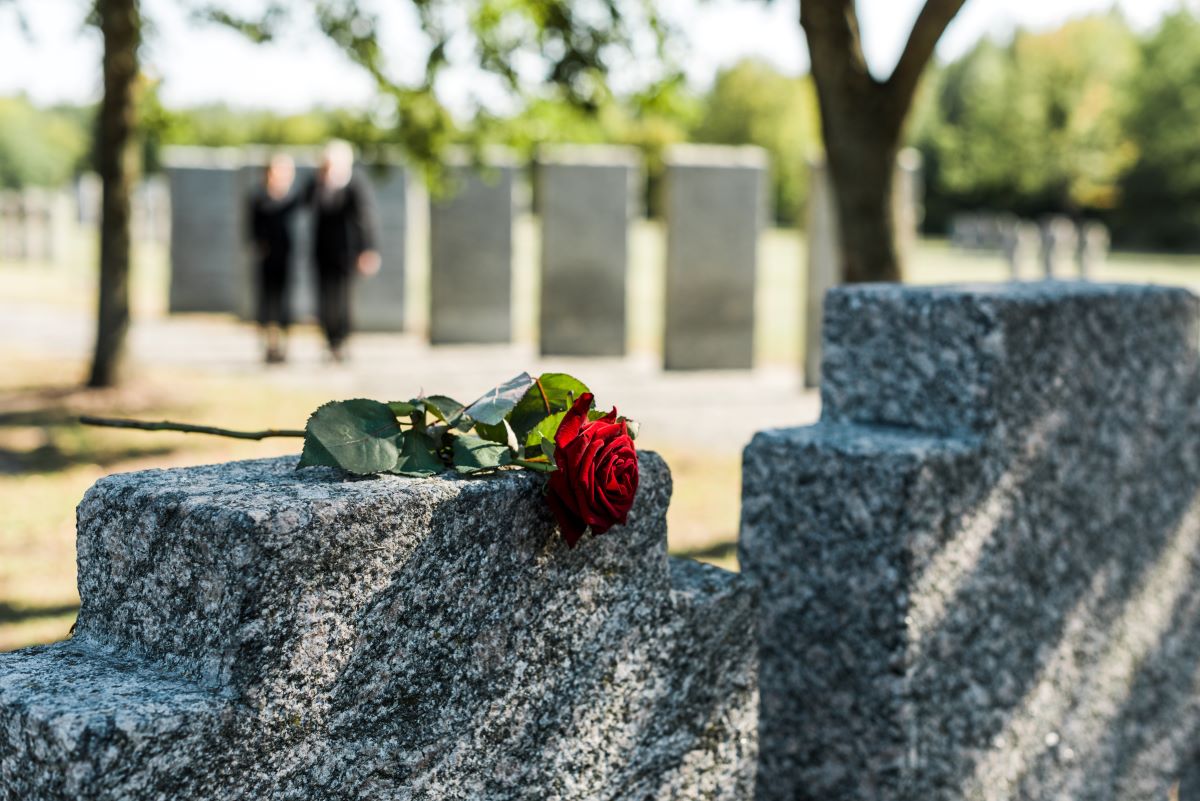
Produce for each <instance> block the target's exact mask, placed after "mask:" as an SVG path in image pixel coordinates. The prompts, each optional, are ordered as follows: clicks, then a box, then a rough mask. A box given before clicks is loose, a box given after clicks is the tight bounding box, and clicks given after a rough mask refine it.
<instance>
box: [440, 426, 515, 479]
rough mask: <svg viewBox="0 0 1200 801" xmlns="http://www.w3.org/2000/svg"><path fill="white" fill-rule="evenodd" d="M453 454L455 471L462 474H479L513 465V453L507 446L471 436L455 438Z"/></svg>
mask: <svg viewBox="0 0 1200 801" xmlns="http://www.w3.org/2000/svg"><path fill="white" fill-rule="evenodd" d="M453 454H454V469H455V470H457V471H458V472H460V473H479V472H481V471H484V470H495V469H496V468H497V467H502V466H504V465H506V464H512V451H510V450H509V449H508V446H507V445H500V444H497V443H495V442H489V441H488V440H486V439H483V438H482V437H476V436H472V435H469V434H468V435H467V436H464V437H455V438H454V449H453Z"/></svg>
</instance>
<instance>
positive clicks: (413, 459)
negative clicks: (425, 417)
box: [388, 431, 446, 477]
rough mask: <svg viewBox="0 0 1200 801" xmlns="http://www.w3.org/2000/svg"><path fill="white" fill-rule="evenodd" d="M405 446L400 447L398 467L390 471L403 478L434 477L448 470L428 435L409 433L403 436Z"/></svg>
mask: <svg viewBox="0 0 1200 801" xmlns="http://www.w3.org/2000/svg"><path fill="white" fill-rule="evenodd" d="M403 442H404V444H403V445H402V446H401V447H400V457H399V458H398V459H397V460H396V466H395V467H393V468H392V469H391V470H390V471H388V472H391V473H396V474H398V475H401V476H415V477H424V476H433V475H437V474H438V473H440V472H442V471H443V470H445V469H446V466H445V465H443V464H442V460H441V459H439V458H438V455H437V449H436V448H435V447H434V445H433V440H431V439H430V438H429V437H427V436H426V435H424V434H422V433H420V432H417V431H409V432H407V433H405V434H404V435H403Z"/></svg>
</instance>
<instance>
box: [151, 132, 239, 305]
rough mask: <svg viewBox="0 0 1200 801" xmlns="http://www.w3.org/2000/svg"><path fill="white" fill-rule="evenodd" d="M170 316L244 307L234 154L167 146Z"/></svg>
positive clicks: (236, 159)
mask: <svg viewBox="0 0 1200 801" xmlns="http://www.w3.org/2000/svg"><path fill="white" fill-rule="evenodd" d="M163 162H164V164H165V166H166V172H167V182H168V185H169V187H170V193H171V247H170V254H171V283H170V291H169V294H168V309H169V310H170V311H172V312H229V313H235V314H236V313H238V312H239V311H240V310H241V309H242V308H243V307H244V303H245V300H244V298H245V290H244V286H245V277H244V270H243V265H244V258H245V256H244V249H245V245H244V242H245V228H244V225H243V215H244V210H243V207H244V205H245V201H244V200H243V197H242V194H241V175H240V170H239V168H240V166H241V157H240V155H239V154H238V152H237V151H236V150H226V149H210V148H169V149H167V150H166V151H165V152H164V154H163Z"/></svg>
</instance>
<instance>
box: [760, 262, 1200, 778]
mask: <svg viewBox="0 0 1200 801" xmlns="http://www.w3.org/2000/svg"><path fill="white" fill-rule="evenodd" d="M1198 319H1200V317H1198V305H1197V301H1196V299H1195V298H1194V297H1193V296H1191V295H1190V294H1189V293H1187V292H1185V291H1182V290H1175V289H1167V288H1147V287H1134V286H1121V287H1115V286H1102V285H1088V284H1075V283H1071V284H1067V283H1038V284H1019V285H1009V286H997V287H980V288H973V287H928V288H919V287H906V288H900V287H895V286H886V285H879V286H866V287H858V288H848V289H842V290H837V291H835V292H833V293H831V294H830V295H829V296H828V299H827V301H826V321H825V340H826V341H825V363H824V367H823V375H824V381H825V384H824V386H823V388H822V394H823V405H824V408H823V418H822V421H821V422H820V423H819V424H818V425H816V426H813V427H810V428H806V429H795V430H780V431H768V432H763V433H761V434H759V435H758V436H756V437H755V439H754V441H753V442H752V443H751V444H750V446H749V447H748V448H747V449H746V453H745V462H744V464H745V471H744V477H743V480H744V486H743V511H742V531H741V542H740V557H741V563H742V568H743V571H744V574H745V575H746V576H747V577H749V578H751V579H752V580H753V581H754V582H755V583H756V584H759V585H760V586H761V590H762V594H763V595H762V605H763V611H762V615H761V622H760V638H761V651H760V656H761V660H762V665H761V674H760V685H761V693H762V709H761V726H760V747H761V752H762V755H761V768H760V777H759V787H758V798H759V799H761V801H776V800H777V799H780V800H781V799H787V801H793V799H820V801H842V800H843V799H845V800H847V801H848V800H849V799H855V801H858V800H859V799H866V798H871V799H888V800H889V801H951V800H952V799H953V801H963V800H964V799H970V800H971V801H1000V800H1002V799H1003V800H1004V801H1008V800H1009V799H1012V800H1014V801H1015V799H1030V800H1031V801H1043V800H1044V799H1054V800H1055V801H1060V800H1061V801H1101V800H1102V799H1103V800H1106V801H1107V800H1108V799H1112V800H1114V801H1116V800H1118V799H1119V800H1120V801H1143V800H1144V801H1150V799H1165V798H1167V797H1168V795H1167V794H1168V790H1169V788H1170V785H1171V784H1172V783H1173V782H1174V781H1175V780H1176V779H1178V778H1179V777H1181V776H1183V777H1184V783H1185V787H1184V792H1183V795H1182V797H1183V798H1187V797H1189V795H1188V793H1189V792H1194V791H1195V790H1197V789H1200V788H1188V787H1187V786H1186V784H1187V782H1188V781H1190V780H1191V779H1189V778H1187V777H1188V775H1189V772H1188V767H1189V764H1191V763H1194V762H1195V761H1196V758H1197V756H1198V755H1200V692H1198V689H1197V688H1198V686H1200V684H1198V679H1197V677H1198V675H1200V520H1198V519H1197V509H1196V499H1197V493H1198V492H1200V436H1198V435H1200V423H1198V414H1197V402H1198V400H1200V386H1198V372H1197V343H1198V337H1200V327H1198ZM1193 774H1194V771H1193Z"/></svg>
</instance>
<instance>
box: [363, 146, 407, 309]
mask: <svg viewBox="0 0 1200 801" xmlns="http://www.w3.org/2000/svg"><path fill="white" fill-rule="evenodd" d="M355 171H356V172H357V173H358V175H359V177H360V179H361V180H362V181H363V182H364V183H365V184H366V185H367V188H368V191H369V192H370V195H371V199H372V201H373V202H374V204H375V216H376V219H377V220H378V226H379V232H378V236H379V241H378V242H377V243H376V244H377V247H378V248H379V258H380V267H379V272H378V273H376V274H375V275H373V276H371V277H369V278H360V279H359V280H358V281H356V282H355V286H354V325H355V328H357V329H360V330H363V331H403V330H404V328H405V319H404V288H405V279H406V273H405V269H406V263H405V261H406V254H407V244H406V243H407V240H408V171H407V170H405V169H404V167H403V166H401V165H399V164H391V163H385V164H360V165H358V166H356V167H355Z"/></svg>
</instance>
